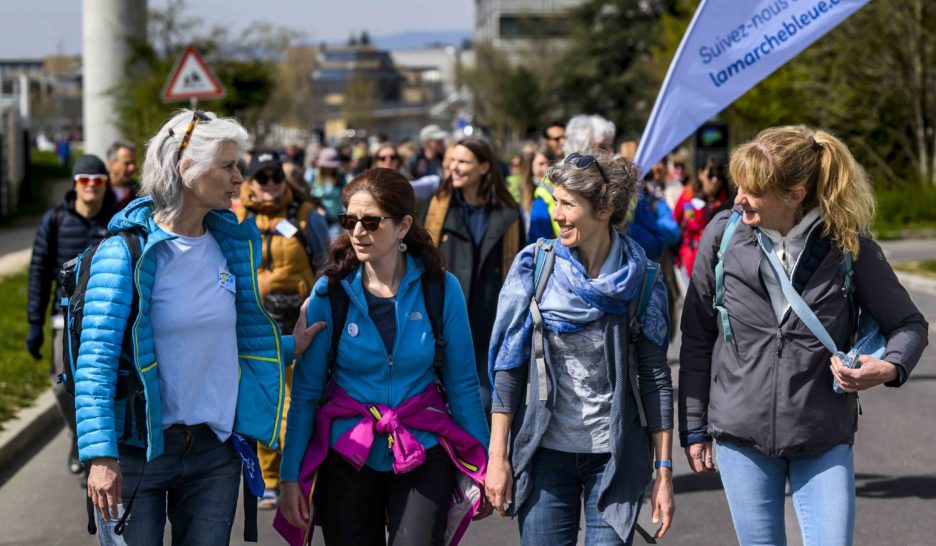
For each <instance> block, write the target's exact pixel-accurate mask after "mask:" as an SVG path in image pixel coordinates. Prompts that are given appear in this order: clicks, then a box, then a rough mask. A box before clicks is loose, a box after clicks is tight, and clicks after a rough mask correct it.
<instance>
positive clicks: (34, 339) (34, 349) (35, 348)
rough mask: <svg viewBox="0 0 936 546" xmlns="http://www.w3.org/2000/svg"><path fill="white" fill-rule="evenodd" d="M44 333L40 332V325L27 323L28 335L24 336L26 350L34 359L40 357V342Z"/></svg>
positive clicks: (39, 358)
mask: <svg viewBox="0 0 936 546" xmlns="http://www.w3.org/2000/svg"><path fill="white" fill-rule="evenodd" d="M44 339H45V335H44V334H43V333H42V326H40V325H38V324H30V325H29V335H28V336H26V350H27V351H29V354H31V355H32V356H33V358H35V359H36V360H41V359H42V342H43V341H44Z"/></svg>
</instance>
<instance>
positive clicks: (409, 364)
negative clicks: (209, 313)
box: [280, 256, 489, 481]
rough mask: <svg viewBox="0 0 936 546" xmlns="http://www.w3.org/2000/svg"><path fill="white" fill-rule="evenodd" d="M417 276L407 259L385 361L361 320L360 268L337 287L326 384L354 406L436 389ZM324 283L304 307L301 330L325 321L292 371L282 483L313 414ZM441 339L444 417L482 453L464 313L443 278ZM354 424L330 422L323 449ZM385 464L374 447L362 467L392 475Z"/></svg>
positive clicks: (482, 427)
mask: <svg viewBox="0 0 936 546" xmlns="http://www.w3.org/2000/svg"><path fill="white" fill-rule="evenodd" d="M422 274H423V266H422V264H421V263H420V261H419V260H417V259H414V258H412V257H411V256H407V258H406V274H405V275H404V276H403V280H402V281H401V282H400V288H399V290H398V291H397V295H396V323H397V334H396V341H395V342H394V346H393V351H392V352H391V353H390V354H388V353H387V349H386V347H385V346H384V343H383V340H382V338H381V337H380V332H379V331H378V329H377V326H376V325H375V324H374V322H373V321H372V320H371V318H370V316H369V315H368V311H367V301H366V300H365V298H364V287H363V268H362V267H361V266H359V267H358V268H357V269H356V270H355V271H354V272H352V273H351V274H350V275H349V276H348V277H347V278H346V279H344V280H343V281H341V285H342V288H344V290H345V292H346V293H347V294H348V297H349V298H350V305H349V306H348V316H347V319H346V321H345V325H344V327H343V328H344V330H343V332H342V334H341V339H340V341H339V343H338V354H337V358H336V359H337V364H336V368H335V370H334V371H333V373H332V378H333V379H334V381H335V382H336V383H337V384H338V385H339V386H340V387H341V388H342V389H344V390H345V391H346V392H347V393H348V394H349V395H350V396H351V397H352V398H354V399H355V400H357V401H358V402H361V403H364V404H383V405H385V406H389V407H391V408H392V407H396V406H398V405H400V404H401V403H403V402H404V401H406V400H408V399H410V398H412V397H413V396H416V395H417V394H419V393H421V392H422V391H423V390H424V389H425V388H426V386H427V385H429V384H430V383H433V382H435V381H436V379H437V376H436V372H435V370H434V369H433V365H432V361H433V355H434V354H435V346H434V341H433V340H434V338H433V335H432V325H431V324H430V322H429V317H428V313H427V312H426V305H425V301H424V299H423V294H422V283H421V282H420V279H421V277H422ZM327 283H328V278H327V277H323V278H321V279H319V281H318V282H317V283H316V285H315V288H314V289H313V291H312V299H311V300H310V302H309V307H308V320H309V324H312V323H315V322H318V321H325V324H326V327H325V329H324V330H323V331H321V332H319V333H318V334H317V335H316V336H315V339H314V340H313V341H312V345H310V346H309V349H308V350H306V352H305V353H304V354H303V355H302V357H301V358H300V359H299V360H298V361H297V362H296V367H295V369H294V371H293V382H292V390H291V392H290V403H289V415H288V418H287V419H286V444H285V448H284V450H283V463H282V466H281V468H280V479H282V480H283V481H296V480H297V479H298V476H299V467H300V465H301V463H302V457H303V455H304V454H305V451H306V447H307V446H308V444H309V439H310V438H311V437H312V434H313V432H314V431H313V428H314V418H315V409H316V407H317V405H318V402H319V400H320V399H321V397H322V392H323V391H324V389H325V383H326V381H327V376H328V362H327V356H328V350H329V346H330V344H331V337H332V329H333V328H334V327H335V326H334V325H333V324H332V317H331V305H330V304H329V300H328V296H327V295H326V288H327ZM442 334H443V337H444V339H445V363H444V364H443V366H442V383H443V385H444V387H445V390H446V394H447V397H448V402H449V409H450V411H451V413H452V417H453V419H454V421H455V423H456V424H457V425H458V426H459V427H461V428H462V429H464V430H465V431H467V432H468V433H469V434H471V435H472V436H474V437H475V438H476V439H477V440H478V441H479V442H481V443H482V444H483V445H484V446H485V447H487V445H488V440H489V431H488V426H487V420H486V418H485V416H484V409H483V408H482V406H481V395H480V392H479V383H478V376H477V372H476V371H475V358H474V349H473V345H472V341H471V339H472V338H471V328H470V326H469V325H468V311H467V308H466V306H465V297H464V295H463V294H462V291H461V287H460V286H459V284H458V280H457V279H456V278H455V276H454V275H452V274H451V273H446V274H445V304H444V306H443V318H442ZM358 421H360V418H359V417H358V418H353V419H339V420H337V421H335V423H334V424H333V425H332V430H331V445H334V443H335V441H336V440H337V439H338V437H339V436H341V435H342V434H344V433H345V432H346V431H347V430H349V429H350V428H351V427H352V426H353V425H354V424H355V423H357V422H358ZM412 432H413V434H414V435H415V436H416V438H417V440H419V441H420V442H421V443H422V444H423V446H425V447H426V448H427V449H428V448H431V447H433V446H435V445H436V444H437V443H438V442H437V441H436V438H435V435H434V434H432V433H429V432H424V431H419V430H413V431H412ZM392 462H393V461H392V453H391V451H390V449H389V447H388V446H387V442H375V443H374V446H373V447H372V449H371V452H370V455H369V457H368V460H367V466H369V467H371V468H373V469H374V470H378V471H382V472H383V471H389V470H391V469H392Z"/></svg>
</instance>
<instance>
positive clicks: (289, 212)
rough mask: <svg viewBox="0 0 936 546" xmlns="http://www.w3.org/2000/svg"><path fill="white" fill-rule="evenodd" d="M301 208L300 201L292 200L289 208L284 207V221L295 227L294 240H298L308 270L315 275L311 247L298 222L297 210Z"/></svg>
mask: <svg viewBox="0 0 936 546" xmlns="http://www.w3.org/2000/svg"><path fill="white" fill-rule="evenodd" d="M301 207H302V202H301V201H296V200H295V199H294V200H293V201H292V202H290V203H289V206H287V207H286V219H287V220H289V222H290V223H291V224H292V225H294V226H296V238H297V239H298V240H299V243H300V244H301V245H302V248H303V250H305V253H306V257H307V258H308V259H309V268H310V269H312V272H313V273H315V265H314V263H313V262H314V260H313V259H312V247H311V246H309V238H308V237H306V232H305V230H304V229H302V223H301V222H300V221H299V210H300V208H301ZM307 224H308V222H307Z"/></svg>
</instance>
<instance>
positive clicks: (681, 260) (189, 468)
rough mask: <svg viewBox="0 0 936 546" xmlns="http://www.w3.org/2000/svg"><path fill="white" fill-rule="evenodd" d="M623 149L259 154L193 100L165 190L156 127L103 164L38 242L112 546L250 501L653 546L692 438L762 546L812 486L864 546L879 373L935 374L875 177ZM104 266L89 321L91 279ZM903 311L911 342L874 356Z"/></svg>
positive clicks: (888, 341)
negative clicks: (859, 475)
mask: <svg viewBox="0 0 936 546" xmlns="http://www.w3.org/2000/svg"><path fill="white" fill-rule="evenodd" d="M615 137H616V128H615V126H614V124H613V123H611V122H610V121H608V120H606V119H604V118H602V117H601V116H597V115H580V116H575V117H573V118H571V119H570V120H569V121H568V123H562V122H552V123H550V124H548V125H547V126H546V127H545V128H544V129H543V131H542V134H541V137H540V139H539V142H529V143H528V145H526V146H524V147H523V150H522V151H521V152H519V153H517V154H516V155H514V156H502V155H501V154H500V153H499V150H497V149H496V148H495V147H494V146H493V145H492V143H491V142H489V141H487V140H485V139H483V138H477V137H465V136H462V137H457V136H453V135H450V134H449V133H448V132H447V131H445V130H444V129H442V128H441V127H439V126H438V125H428V126H426V127H424V128H423V129H422V130H421V131H420V132H419V136H418V142H404V143H398V144H394V143H392V142H389V141H388V140H387V139H384V138H380V139H375V140H373V141H372V142H368V141H366V140H357V141H354V142H347V143H343V142H339V143H335V145H333V146H322V145H319V144H313V145H310V146H308V147H307V148H304V149H303V148H300V147H298V146H288V147H286V148H285V149H281V150H275V149H254V150H250V151H247V147H248V142H249V140H250V136H249V135H248V134H247V132H246V131H245V130H244V129H243V127H242V126H241V125H240V124H239V123H238V122H237V121H236V120H234V119H231V118H220V117H217V116H215V115H214V114H211V113H204V112H200V111H191V110H182V111H180V112H178V113H177V114H175V115H174V116H173V117H172V118H171V119H170V120H168V121H167V122H166V123H165V124H164V125H163V126H162V127H161V128H160V129H159V131H158V132H156V134H155V135H153V137H152V138H151V139H150V141H149V142H148V143H147V145H146V150H145V159H144V161H143V166H142V170H141V172H140V176H139V183H136V182H135V177H134V175H135V174H136V160H135V158H136V149H135V147H134V146H132V145H130V144H128V143H121V142H118V143H115V144H114V146H113V147H112V148H111V149H110V150H109V151H108V153H107V156H106V158H105V159H106V161H105V160H101V159H99V158H97V157H95V156H93V155H85V156H82V157H80V158H79V159H78V160H76V161H75V163H74V167H73V182H74V186H73V188H72V190H71V191H69V192H68V194H67V195H66V197H65V199H64V201H63V203H62V204H61V205H59V206H57V207H55V208H53V209H51V210H49V211H48V212H47V213H46V214H45V216H44V217H43V220H42V224H41V226H40V228H39V230H38V232H37V234H36V240H35V244H34V249H33V256H32V263H31V267H30V284H29V307H28V320H29V323H30V331H29V336H28V339H27V340H26V345H27V348H28V350H29V352H30V353H31V354H32V355H33V356H34V357H35V358H37V359H38V358H41V352H40V351H41V347H42V346H43V337H44V335H43V327H44V324H45V320H46V316H47V314H48V309H49V307H50V300H51V303H52V305H51V308H52V319H51V322H52V331H53V338H54V342H53V343H54V345H53V351H52V375H53V377H69V376H70V377H72V378H73V389H67V388H65V385H66V384H67V383H66V384H62V383H59V382H57V381H56V380H53V387H54V390H55V394H56V398H57V400H58V402H59V405H60V408H61V410H62V413H63V415H64V416H65V418H66V421H67V422H68V424H69V429H70V431H71V434H72V438H73V444H72V446H73V447H72V449H71V452H70V453H69V454H68V459H67V464H68V468H69V470H70V471H71V472H73V473H75V474H81V475H82V476H83V478H82V486H83V487H85V488H86V489H87V493H88V497H89V517H90V518H92V519H93V522H94V524H95V525H96V526H97V528H98V533H99V536H100V540H101V543H102V544H130V545H137V544H147V545H148V544H152V545H157V544H162V543H163V529H164V527H165V525H166V522H167V520H168V522H169V523H170V526H169V527H170V529H171V534H172V543H173V544H204V545H214V544H228V543H229V540H230V532H231V528H232V525H233V520H234V516H235V512H236V505H237V499H238V498H239V497H241V496H242V497H243V498H244V499H245V501H246V503H245V507H246V508H247V509H246V510H245V514H246V517H247V518H248V520H249V518H251V517H255V513H254V512H253V510H252V509H250V506H251V504H252V503H253V502H254V499H255V498H256V499H258V502H257V503H256V504H254V505H253V506H259V508H261V509H274V508H275V509H277V514H276V518H275V522H274V527H275V528H276V529H277V531H278V532H279V533H280V534H281V535H282V536H283V538H284V539H285V540H286V541H287V542H288V543H290V544H293V545H296V546H298V545H300V544H305V543H307V541H309V540H310V539H311V534H312V533H313V531H314V529H315V527H316V526H320V527H321V532H322V533H323V536H324V540H325V542H326V543H327V544H339V545H356V544H360V545H372V544H387V543H389V544H392V545H429V544H456V543H458V542H459V540H461V538H462V537H463V536H464V534H465V532H466V529H467V528H468V525H469V524H470V523H471V521H473V520H480V519H483V518H485V517H487V516H489V515H491V514H492V513H493V512H495V511H496V512H497V513H498V514H500V515H501V516H509V517H516V518H517V526H518V530H519V542H520V543H521V544H524V545H541V544H574V543H576V541H577V540H578V536H579V533H580V529H581V528H582V527H583V526H582V522H581V520H582V518H583V516H584V540H585V543H586V544H595V545H614V544H632V543H633V542H634V541H635V534H640V535H642V536H643V538H644V539H646V540H652V539H653V537H657V538H660V537H663V536H664V535H666V534H667V533H678V525H676V526H673V525H674V524H673V518H674V513H675V507H676V502H675V499H674V492H673V482H672V466H673V464H672V450H673V446H672V442H673V436H674V430H675V426H676V423H678V424H679V428H678V436H677V437H678V439H679V442H680V445H681V446H682V447H683V449H684V451H685V455H686V457H687V461H688V462H689V465H690V467H691V468H692V470H693V471H694V472H698V473H703V472H714V471H715V469H716V463H717V464H718V468H719V469H720V471H721V479H722V483H723V485H724V489H725V492H726V495H727V500H728V504H729V507H730V509H731V514H732V519H733V521H734V525H735V530H736V532H737V536H738V539H739V542H740V543H741V544H742V545H747V544H782V543H785V535H784V533H785V531H784V529H785V526H784V508H783V504H784V493H785V489H786V486H787V484H788V483H789V486H790V488H791V490H792V492H793V496H794V498H795V499H796V506H797V516H798V518H799V520H800V525H801V529H802V533H803V541H804V543H805V544H808V545H818V544H851V543H852V537H853V528H854V520H855V485H854V469H853V448H852V446H853V444H854V440H855V432H856V430H857V426H858V392H860V391H863V390H866V389H868V388H871V387H875V386H877V385H880V384H885V385H887V386H890V387H899V386H900V385H902V384H903V383H904V382H905V381H906V380H907V378H908V377H909V375H910V373H911V372H912V370H913V368H914V366H915V364H916V363H917V361H918V360H919V358H920V356H921V354H922V351H923V348H924V347H925V346H926V343H927V335H926V333H927V328H928V326H927V324H926V321H925V320H924V318H923V317H922V315H921V314H920V313H919V311H918V310H917V309H916V307H915V306H914V304H913V303H912V301H911V300H910V298H909V296H908V294H907V291H906V290H905V289H904V288H903V287H902V286H901V285H900V284H899V282H898V280H897V278H896V276H895V274H894V272H893V270H892V269H891V267H890V265H889V264H888V263H887V261H886V260H885V259H884V258H883V254H882V253H881V251H880V248H879V247H878V246H877V244H876V243H875V242H874V241H873V240H872V238H871V237H870V235H869V231H868V228H869V224H870V220H871V218H872V216H873V213H874V199H873V193H872V191H871V189H870V186H869V183H868V180H867V178H866V176H865V175H864V173H863V171H862V169H861V167H860V166H859V165H858V164H857V163H856V162H855V160H854V159H853V157H852V156H851V154H850V152H849V151H848V149H847V148H846V147H845V145H844V144H843V143H842V142H841V141H840V140H838V139H837V138H836V137H834V136H833V135H831V134H829V133H826V132H823V131H814V130H811V129H808V128H805V127H779V128H772V129H767V130H765V131H763V132H762V133H760V134H759V135H757V136H756V137H755V138H754V139H753V140H752V141H751V142H748V143H746V144H744V145H742V146H741V147H739V148H738V149H737V150H736V151H735V152H734V153H733V155H732V156H731V158H730V161H726V160H725V159H720V158H718V157H714V156H713V157H709V158H706V159H705V160H704V161H703V162H702V164H700V165H696V166H695V167H696V169H695V170H694V171H690V170H689V169H688V166H687V165H686V162H685V160H683V159H681V157H680V156H679V155H674V156H672V157H671V158H670V159H671V161H670V162H669V164H668V163H667V162H665V161H662V162H660V163H659V164H657V165H654V166H653V167H652V168H651V169H650V170H649V172H647V173H641V171H640V169H639V168H638V167H637V166H636V165H635V164H634V163H633V161H632V157H631V156H630V153H632V150H630V152H629V151H628V150H629V148H628V147H627V146H622V147H621V151H622V152H623V153H619V154H615V153H614V144H615ZM508 158H509V159H508ZM504 159H508V161H504ZM690 173H694V176H692V175H691V174H690ZM86 249H88V250H86ZM79 255H81V256H87V259H86V260H84V261H83V260H82V258H81V257H79V259H78V260H77V262H78V263H79V264H84V263H86V264H87V267H88V272H87V274H85V275H84V277H82V276H79V279H82V280H81V281H80V282H81V283H85V284H81V286H80V289H81V290H83V292H82V297H83V299H82V308H81V309H73V308H70V307H68V306H73V305H74V304H73V303H71V302H74V301H75V300H74V297H72V299H71V300H70V301H71V302H70V301H69V299H68V296H70V294H68V293H66V288H65V287H64V286H62V285H61V284H60V282H59V281H58V280H57V273H58V271H59V270H61V269H62V267H63V265H65V264H66V262H69V261H70V260H73V258H75V257H76V256H79ZM53 294H54V296H53ZM63 298H64V299H63ZM683 302H684V304H683ZM63 305H65V306H66V307H64V308H63ZM804 308H805V310H804ZM77 311H80V312H81V313H80V314H79V315H78V316H79V317H80V323H79V324H77V325H76V324H67V322H68V320H67V319H66V317H70V316H72V313H74V312H77ZM810 311H811V313H810ZM810 314H814V316H813V317H812V318H809V316H807V315H810ZM677 315H681V322H680V330H681V332H682V338H681V350H680V356H679V365H680V366H679V385H680V389H679V393H678V396H676V395H675V394H674V389H673V380H672V377H671V371H670V364H669V362H668V360H667V349H668V347H669V343H670V341H671V339H672V337H673V335H674V332H675V330H676V329H675V328H674V326H673V324H672V321H673V320H675V317H676V316H677ZM817 317H818V318H817ZM872 320H873V323H874V325H875V326H876V327H877V329H878V331H879V332H880V334H881V335H882V336H883V339H884V341H883V342H882V343H883V347H882V349H881V351H879V352H877V353H874V354H873V355H872V354H863V355H862V356H860V357H858V358H856V362H857V363H858V364H860V365H859V366H856V365H855V363H851V362H850V361H849V359H848V358H843V357H844V356H845V355H844V352H847V351H848V349H849V348H851V346H852V345H853V344H854V341H855V340H856V339H857V337H859V336H858V334H859V333H861V334H864V333H865V332H864V330H862V331H861V332H859V326H862V327H864V326H865V325H867V324H871V322H872ZM816 324H819V326H818V328H819V329H822V328H824V329H825V330H824V331H827V333H826V336H825V337H828V338H830V341H829V342H828V344H827V343H826V341H824V338H823V337H822V336H820V334H816V333H815V332H816V328H817V326H816ZM73 334H74V335H80V340H79V341H80V343H77V344H76V346H77V347H78V349H77V353H76V355H74V356H75V358H69V357H68V355H67V354H63V348H67V347H68V344H69V343H70V342H69V341H68V340H67V339H64V338H67V337H68V336H71V335H73ZM831 344H834V347H831V348H830V345H831ZM833 349H835V350H833ZM838 351H842V352H841V353H840V352H838ZM64 352H65V353H67V351H64ZM875 355H876V356H875ZM63 372H65V373H64V374H63ZM128 382H129V384H130V387H129V394H127V392H124V391H127V387H126V384H127V383H128ZM833 385H834V386H835V387H833ZM72 390H73V391H74V393H73V394H72V392H71V391H72ZM674 400H675V402H674ZM676 408H678V411H676ZM715 446H717V449H718V451H717V456H716V453H715ZM242 479H243V484H244V486H243V491H242V492H241V491H239V489H240V485H241V480H242ZM645 501H649V506H648V509H649V510H650V511H651V513H652V516H651V519H652V521H653V522H654V524H659V527H658V528H657V529H655V530H650V531H646V530H644V529H642V528H640V526H639V525H638V524H637V518H638V514H639V513H640V512H641V509H642V508H643V507H644V505H645V504H647V503H646V502H645ZM252 513H253V516H251V514H252ZM253 527H254V526H252V525H250V522H249V521H248V524H247V525H246V526H245V538H246V539H251V538H253V539H255V536H253V537H252V536H250V535H251V534H255V528H253ZM506 542H511V541H510V540H507V539H505V543H506Z"/></svg>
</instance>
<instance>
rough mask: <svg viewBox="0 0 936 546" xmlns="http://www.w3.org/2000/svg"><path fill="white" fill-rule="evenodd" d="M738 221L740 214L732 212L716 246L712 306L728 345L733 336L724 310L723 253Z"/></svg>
mask: <svg viewBox="0 0 936 546" xmlns="http://www.w3.org/2000/svg"><path fill="white" fill-rule="evenodd" d="M740 221H741V213H740V212H737V211H732V213H731V216H730V217H729V218H728V223H727V224H725V232H724V233H722V238H721V243H720V244H719V245H718V262H717V263H716V264H715V301H714V302H713V304H712V305H713V307H715V309H717V310H718V314H719V316H720V317H721V323H722V332H723V333H724V336H725V341H726V342H729V343H730V342H731V341H732V340H733V339H734V334H733V333H732V332H731V324H730V323H729V322H728V310H727V309H725V253H726V252H728V246H729V245H730V244H731V238H732V237H734V233H735V230H736V229H738V222H740Z"/></svg>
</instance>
